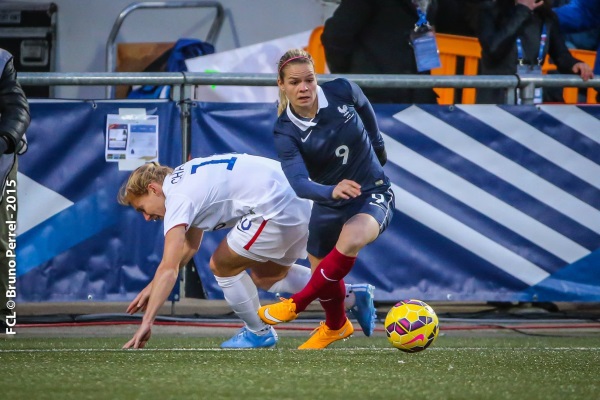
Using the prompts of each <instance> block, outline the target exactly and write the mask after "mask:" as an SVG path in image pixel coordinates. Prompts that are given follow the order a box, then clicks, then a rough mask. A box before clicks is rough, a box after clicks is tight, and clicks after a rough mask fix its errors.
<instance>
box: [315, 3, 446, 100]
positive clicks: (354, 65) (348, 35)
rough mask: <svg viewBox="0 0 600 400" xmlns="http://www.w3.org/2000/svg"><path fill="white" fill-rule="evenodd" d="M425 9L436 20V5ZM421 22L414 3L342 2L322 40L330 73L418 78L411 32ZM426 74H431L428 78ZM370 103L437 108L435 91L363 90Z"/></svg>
mask: <svg viewBox="0 0 600 400" xmlns="http://www.w3.org/2000/svg"><path fill="white" fill-rule="evenodd" d="M429 3H430V5H429V7H428V10H427V19H428V21H429V22H430V23H433V21H434V20H435V10H436V4H437V0H431V1H430V2H429ZM418 19H419V17H418V15H417V11H416V8H415V6H414V5H413V3H412V0H342V2H341V4H340V5H339V6H338V8H337V9H336V10H335V12H334V13H333V15H332V16H331V18H329V19H328V20H327V21H325V27H324V31H323V35H322V36H321V41H322V42H323V46H324V47H325V57H326V59H327V65H328V66H329V70H330V71H331V73H339V74H417V66H416V62H415V56H414V52H413V49H412V47H411V44H410V33H411V32H412V31H413V29H414V27H415V23H416V22H417V20H418ZM425 74H428V73H425ZM363 91H364V93H365V95H366V96H367V98H368V99H369V100H370V101H371V102H372V103H436V102H437V95H436V94H435V92H434V91H433V90H432V89H370V88H363Z"/></svg>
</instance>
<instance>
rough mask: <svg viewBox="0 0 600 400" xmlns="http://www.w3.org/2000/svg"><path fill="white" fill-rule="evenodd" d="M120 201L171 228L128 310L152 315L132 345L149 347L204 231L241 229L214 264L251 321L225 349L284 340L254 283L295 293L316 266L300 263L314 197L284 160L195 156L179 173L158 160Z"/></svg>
mask: <svg viewBox="0 0 600 400" xmlns="http://www.w3.org/2000/svg"><path fill="white" fill-rule="evenodd" d="M118 200H119V203H120V204H123V205H131V206H132V207H133V208H135V209H136V210H137V211H139V212H141V213H142V214H143V215H144V218H145V219H146V220H147V221H156V220H164V233H165V244H164V252H163V258H162V260H161V262H160V264H159V266H158V268H157V270H156V273H155V276H154V279H153V280H152V282H150V284H149V285H148V286H147V287H146V288H144V289H143V290H142V291H141V292H140V293H139V294H138V296H137V297H136V298H135V299H134V300H133V301H132V302H131V304H130V305H129V307H128V309H127V312H129V313H132V314H133V313H135V312H137V311H140V310H142V311H143V310H145V314H144V318H143V320H142V323H141V325H140V327H139V329H138V330H137V332H136V333H135V335H134V336H133V338H132V339H131V340H130V341H128V342H127V343H126V344H125V345H124V346H123V347H124V348H143V347H144V346H145V345H146V343H147V342H148V340H149V339H150V335H151V327H152V324H153V322H154V319H155V318H156V315H157V313H158V310H159V308H160V307H161V305H162V304H163V303H164V302H165V301H166V299H167V297H168V296H169V293H170V292H171V290H172V289H173V286H174V285H175V282H176V280H177V275H178V271H179V268H180V267H183V266H184V265H186V264H187V263H188V262H189V260H190V259H191V257H192V256H193V255H194V254H195V253H196V252H197V251H198V249H199V247H200V243H201V241H202V237H203V234H204V232H205V231H214V230H219V229H227V228H233V229H231V230H230V231H229V233H228V235H227V237H226V238H225V239H223V241H222V242H221V243H220V244H219V246H218V247H217V249H216V250H215V251H214V253H213V255H212V257H211V259H210V268H211V271H212V272H213V273H214V275H215V278H216V280H217V283H218V284H219V287H221V289H222V290H223V293H224V295H225V300H226V301H227V302H228V304H229V305H230V306H231V307H232V309H233V310H234V312H235V313H236V315H238V316H239V317H240V319H242V320H243V321H244V323H245V325H244V327H243V328H242V329H241V330H240V331H239V332H238V334H236V335H235V336H234V337H232V338H231V339H229V340H227V341H225V342H224V343H222V345H221V346H222V347H225V348H260V347H272V346H274V345H275V344H276V342H277V339H278V338H277V334H276V332H275V330H274V329H273V328H272V327H271V326H269V325H267V324H265V323H263V322H262V321H261V319H260V318H259V316H258V314H257V310H258V308H259V307H260V303H259V299H258V292H257V289H256V286H255V283H254V282H256V283H257V284H258V285H259V287H261V288H262V289H265V290H269V291H271V292H275V293H279V292H289V293H295V292H296V291H298V290H300V289H301V288H302V287H304V285H305V284H306V283H307V282H308V280H309V279H310V269H309V268H307V267H303V266H301V265H298V264H295V262H296V260H297V259H299V258H306V256H307V253H306V242H307V238H308V221H309V218H310V212H311V202H310V201H308V200H304V199H300V198H298V197H297V196H296V195H295V193H294V191H293V190H292V189H291V187H290V185H289V183H288V181H287V179H286V177H285V175H284V174H283V171H282V170H281V166H280V164H279V163H278V162H276V161H274V160H271V159H268V158H263V157H257V156H251V155H247V154H221V155H215V156H211V157H207V158H196V159H193V160H191V161H189V162H187V163H185V164H183V165H180V166H179V167H177V168H175V170H172V169H171V168H169V167H166V166H160V165H158V164H155V163H150V164H146V165H144V166H142V167H140V168H138V169H137V170H135V171H134V172H133V173H132V174H131V176H130V177H129V179H128V180H127V182H126V183H125V184H124V185H123V187H122V188H121V190H120V192H119V196H118ZM247 269H249V270H250V271H251V273H252V278H251V277H250V275H249V274H248V273H247V272H246V270H247ZM253 280H254V282H253ZM357 286H359V285H357ZM357 291H360V290H359V289H357ZM366 312H369V311H368V310H366ZM369 316H370V315H369Z"/></svg>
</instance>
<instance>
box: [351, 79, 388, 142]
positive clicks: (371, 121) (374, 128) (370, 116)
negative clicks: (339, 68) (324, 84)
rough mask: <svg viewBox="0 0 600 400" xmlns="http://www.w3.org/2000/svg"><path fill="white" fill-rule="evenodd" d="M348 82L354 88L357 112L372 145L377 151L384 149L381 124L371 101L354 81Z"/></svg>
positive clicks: (353, 95)
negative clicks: (380, 129)
mask: <svg viewBox="0 0 600 400" xmlns="http://www.w3.org/2000/svg"><path fill="white" fill-rule="evenodd" d="M348 82H349V83H350V87H351V88H352V101H353V102H354V105H355V107H356V112H358V115H359V116H360V119H361V120H362V122H363V125H364V126H365V130H366V131H367V134H368V135H369V139H370V140H371V145H372V146H373V148H374V149H375V151H378V150H381V149H383V147H384V143H383V137H382V136H381V132H379V125H378V124H377V118H376V116H375V111H374V110H373V107H372V106H371V103H370V102H369V100H368V99H367V96H365V94H364V93H363V91H362V89H361V88H360V87H359V86H358V85H357V84H356V83H354V82H352V81H348Z"/></svg>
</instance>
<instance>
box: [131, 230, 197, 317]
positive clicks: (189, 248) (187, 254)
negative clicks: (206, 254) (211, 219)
mask: <svg viewBox="0 0 600 400" xmlns="http://www.w3.org/2000/svg"><path fill="white" fill-rule="evenodd" d="M203 234H204V231H202V230H201V229H198V228H190V229H188V231H187V232H186V233H185V242H184V244H183V248H184V249H183V256H182V257H181V262H180V263H179V268H180V269H181V268H183V267H185V266H186V265H187V263H189V262H190V260H191V259H192V257H193V256H194V254H196V253H197V252H198V249H199V248H200V243H201V242H202V236H203ZM153 282H154V280H152V281H151V282H150V283H149V284H148V286H146V287H145V288H144V289H143V290H142V291H141V292H140V293H139V294H138V295H137V296H136V297H135V299H133V300H132V301H131V303H129V306H128V307H127V313H128V314H132V315H133V314H135V313H136V312H138V311H146V307H147V306H148V300H149V299H150V293H151V291H152V284H153Z"/></svg>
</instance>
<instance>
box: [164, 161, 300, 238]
mask: <svg viewBox="0 0 600 400" xmlns="http://www.w3.org/2000/svg"><path fill="white" fill-rule="evenodd" d="M163 192H164V194H165V197H166V202H165V206H166V213H165V217H164V232H165V235H166V233H167V232H168V231H169V230H170V229H172V228H173V227H175V226H178V225H186V230H187V229H189V228H190V227H195V228H199V229H201V230H203V231H213V230H217V229H222V228H229V227H232V226H234V225H235V224H236V222H238V221H240V219H242V218H244V217H245V218H246V219H248V220H250V221H252V220H253V219H256V218H259V217H260V218H262V219H264V220H270V219H275V220H277V221H278V223H279V224H281V225H287V223H286V220H287V219H288V216H287V215H286V213H287V214H288V215H289V213H290V211H291V210H295V209H298V207H294V205H296V204H297V203H298V204H304V203H307V200H304V199H299V198H298V197H297V196H296V193H295V192H294V191H293V189H292V188H291V186H290V184H289V183H288V181H287V178H286V177H285V175H284V173H283V171H282V169H281V165H280V164H279V162H277V161H275V160H271V159H268V158H264V157H258V156H252V155H248V154H235V153H231V154H219V155H214V156H211V157H206V158H195V159H193V160H190V161H188V162H186V163H185V164H183V165H180V166H179V167H177V168H175V170H174V171H173V173H172V174H171V175H168V176H167V177H166V178H165V180H164V182H163ZM286 208H287V210H286ZM303 208H304V209H305V210H306V207H303ZM296 217H297V216H294V218H289V224H290V225H291V224H297V218H296Z"/></svg>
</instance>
